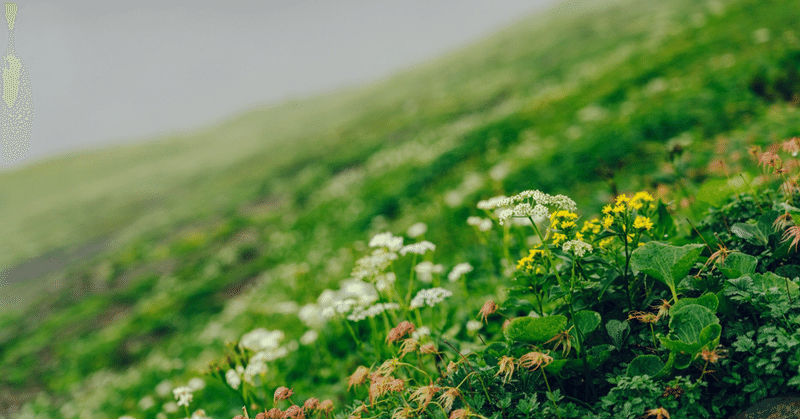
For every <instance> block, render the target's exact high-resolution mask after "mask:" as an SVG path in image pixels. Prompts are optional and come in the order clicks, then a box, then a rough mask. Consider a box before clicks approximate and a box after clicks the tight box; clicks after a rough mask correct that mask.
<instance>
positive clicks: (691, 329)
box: [668, 296, 719, 344]
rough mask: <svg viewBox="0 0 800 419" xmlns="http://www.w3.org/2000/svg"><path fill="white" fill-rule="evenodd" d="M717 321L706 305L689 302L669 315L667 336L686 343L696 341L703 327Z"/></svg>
mask: <svg viewBox="0 0 800 419" xmlns="http://www.w3.org/2000/svg"><path fill="white" fill-rule="evenodd" d="M715 297H716V296H715ZM715 300H716V298H715ZM718 323H719V319H718V318H717V316H715V315H714V312H712V311H711V310H710V309H709V308H708V307H704V306H701V305H699V304H690V305H688V306H685V307H683V308H682V309H680V310H678V311H677V312H676V313H675V314H673V315H671V316H670V319H669V328H670V333H669V335H668V336H669V338H670V339H678V340H680V341H682V342H684V343H687V344H693V343H697V342H698V341H699V339H700V331H702V330H703V328H704V327H706V326H708V325H710V324H718Z"/></svg>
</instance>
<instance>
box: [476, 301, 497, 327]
mask: <svg viewBox="0 0 800 419" xmlns="http://www.w3.org/2000/svg"><path fill="white" fill-rule="evenodd" d="M496 311H497V304H495V302H494V301H492V300H488V301H486V302H485V303H483V307H481V311H480V315H481V321H483V322H486V318H487V317H489V315H490V314H492V313H495V312H496Z"/></svg>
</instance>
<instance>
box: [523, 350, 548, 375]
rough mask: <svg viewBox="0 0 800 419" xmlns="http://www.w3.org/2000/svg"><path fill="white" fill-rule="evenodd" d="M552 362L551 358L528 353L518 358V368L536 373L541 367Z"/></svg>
mask: <svg viewBox="0 0 800 419" xmlns="http://www.w3.org/2000/svg"><path fill="white" fill-rule="evenodd" d="M551 362H553V357H551V356H549V355H547V354H543V353H541V352H528V353H527V354H525V355H522V356H521V357H519V366H520V367H523V368H529V369H532V370H533V371H536V370H537V369H538V368H539V367H541V366H545V367H546V366H547V365H549V364H550V363H551Z"/></svg>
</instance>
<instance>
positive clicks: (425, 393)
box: [410, 384, 442, 410]
mask: <svg viewBox="0 0 800 419" xmlns="http://www.w3.org/2000/svg"><path fill="white" fill-rule="evenodd" d="M441 390H442V389H441V388H440V387H436V386H435V385H433V384H429V385H427V386H423V387H420V388H418V389H416V390H415V391H414V392H413V393H411V396H410V399H411V400H413V401H415V402H416V403H417V404H418V405H419V409H420V410H425V408H427V407H428V403H430V402H431V400H432V399H433V396H434V395H435V394H436V393H438V392H440V391H441Z"/></svg>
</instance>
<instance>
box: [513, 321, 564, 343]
mask: <svg viewBox="0 0 800 419" xmlns="http://www.w3.org/2000/svg"><path fill="white" fill-rule="evenodd" d="M566 326H567V318H566V316H563V315H560V314H558V315H555V316H547V317H517V318H516V319H514V320H511V322H510V323H509V324H508V326H507V327H506V329H505V331H504V332H503V334H504V335H505V337H506V339H508V340H510V341H514V342H527V343H543V342H547V341H548V340H550V339H551V338H553V337H554V336H555V335H557V334H558V333H559V332H561V331H562V330H564V329H565V328H566Z"/></svg>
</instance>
